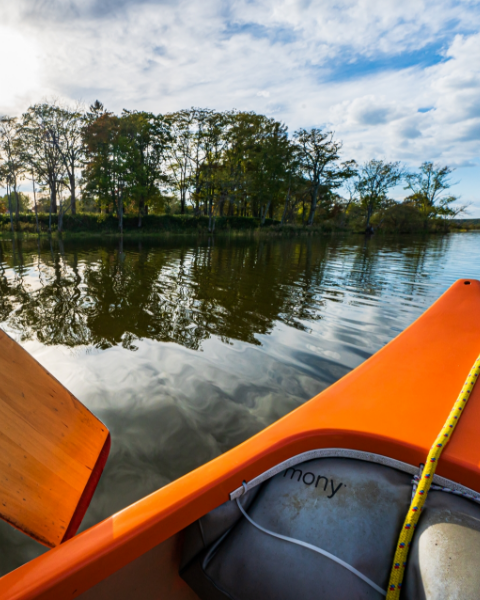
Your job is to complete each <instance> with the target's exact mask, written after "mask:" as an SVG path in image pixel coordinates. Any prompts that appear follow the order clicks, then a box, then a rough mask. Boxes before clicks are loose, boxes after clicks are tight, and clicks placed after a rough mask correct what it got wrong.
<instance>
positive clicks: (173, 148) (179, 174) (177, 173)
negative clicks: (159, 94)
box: [166, 110, 191, 215]
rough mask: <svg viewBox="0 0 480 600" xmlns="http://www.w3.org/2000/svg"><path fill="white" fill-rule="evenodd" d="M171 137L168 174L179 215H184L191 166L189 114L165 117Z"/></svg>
mask: <svg viewBox="0 0 480 600" xmlns="http://www.w3.org/2000/svg"><path fill="white" fill-rule="evenodd" d="M166 121H167V123H168V125H169V129H170V132H171V136H172V144H170V146H169V148H168V150H169V152H168V154H169V156H168V158H169V173H170V178H171V181H172V184H173V188H174V189H175V190H177V191H178V193H179V195H180V213H181V214H182V215H183V214H184V213H185V206H186V201H187V192H188V188H189V177H190V166H191V152H190V144H191V132H190V112H189V111H186V110H182V111H179V112H176V113H171V114H168V115H166Z"/></svg>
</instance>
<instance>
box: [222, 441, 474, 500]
mask: <svg viewBox="0 0 480 600" xmlns="http://www.w3.org/2000/svg"><path fill="white" fill-rule="evenodd" d="M317 458H351V459H355V460H363V461H365V462H371V463H375V464H378V465H384V466H386V467H391V468H393V469H397V470H398V471H402V472H404V473H408V474H410V475H418V474H419V473H420V472H421V468H420V466H419V467H415V466H414V465H410V464H408V463H405V462H403V461H401V460H396V459H395V458H390V457H388V456H382V455H381V454H375V453H373V452H364V451H363V450H353V449H349V448H318V449H316V450H309V451H308V452H302V453H301V454H297V455H296V456H292V457H291V458H288V459H287V460H284V461H283V462H281V463H278V464H277V465H275V466H274V467H272V468H270V469H267V470H266V471H264V472H263V473H261V474H260V475H258V476H257V477H255V478H254V479H251V480H250V481H245V482H244V484H243V485H242V486H240V487H238V488H237V489H235V490H233V492H231V493H230V500H236V499H237V498H240V497H241V496H243V494H246V493H247V492H249V491H250V490H252V489H253V488H255V487H257V486H258V485H260V484H262V483H264V482H265V481H268V480H269V479H271V478H272V477H274V476H275V475H278V473H281V472H282V471H284V470H286V469H289V468H291V467H294V466H295V465H298V464H300V463H303V462H306V461H308V460H314V459H317ZM432 483H433V484H434V485H438V486H441V487H442V488H448V489H449V490H451V491H453V492H457V493H459V494H462V495H466V496H471V498H470V499H471V500H473V501H474V502H478V503H479V504H480V494H479V493H478V492H476V491H474V490H472V489H470V488H468V487H466V486H464V485H461V484H460V483H456V482H455V481H452V480H451V479H447V478H446V477H442V476H441V475H436V474H435V475H434V476H433V481H432Z"/></svg>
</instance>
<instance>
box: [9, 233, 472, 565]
mask: <svg viewBox="0 0 480 600" xmlns="http://www.w3.org/2000/svg"><path fill="white" fill-rule="evenodd" d="M479 241H480V236H479V234H477V233H468V234H454V235H450V236H445V237H442V236H435V237H430V238H420V239H417V238H410V237H404V238H399V239H384V238H377V239H376V238H373V239H371V240H369V241H366V240H364V239H363V238H360V237H356V238H331V239H325V238H321V239H300V238H297V239H293V240H273V241H265V240H229V239H217V240H215V242H213V241H211V240H210V241H208V240H205V241H199V242H198V241H197V242H195V243H193V242H189V241H185V240H181V239H180V240H178V239H177V240H173V241H166V242H160V241H154V242H149V241H144V240H142V242H141V243H138V242H133V241H130V242H127V241H125V242H124V244H123V247H122V246H120V245H119V243H117V242H112V241H107V242H105V243H102V244H99V243H98V242H97V241H91V242H89V241H85V242H68V243H67V242H64V243H59V242H52V244H51V245H50V243H49V242H48V241H45V240H43V241H41V243H40V244H39V245H37V243H36V242H23V243H21V242H18V241H17V242H16V243H15V246H14V245H12V243H11V242H7V241H5V240H3V241H1V242H0V291H1V294H0V320H1V322H2V327H4V328H5V329H6V330H7V331H8V332H9V333H11V334H12V335H14V336H15V337H16V339H18V340H19V341H20V342H21V343H22V344H23V345H24V346H25V347H26V348H27V350H29V351H30V352H31V353H32V354H33V355H34V356H35V357H36V358H37V359H38V360H39V361H40V362H41V363H42V364H44V365H45V366H46V368H47V369H49V370H50V371H51V372H52V373H53V374H54V375H55V376H56V377H57V378H58V379H59V380H60V381H62V383H64V384H65V385H66V386H67V387H68V388H69V389H70V390H71V391H72V392H73V393H74V394H75V395H76V396H77V397H78V398H80V399H81V400H82V402H84V403H85V404H86V405H87V406H88V407H89V408H90V409H91V410H93V411H94V412H95V414H97V415H98V416H99V417H100V418H101V419H102V420H103V421H104V422H105V423H106V424H107V425H108V427H109V428H110V430H111V432H112V451H111V455H110V458H109V461H108V464H107V467H106V469H105V472H104V475H103V476H102V479H101V481H100V484H99V487H98V489H97V492H96V494H95V496H94V499H93V501H92V504H91V506H90V508H89V510H88V512H87V515H86V517H85V520H84V523H83V525H82V528H85V527H88V526H91V525H93V524H94V523H96V522H98V521H100V520H102V519H104V518H105V517H107V516H109V515H111V514H112V513H114V512H116V511H118V510H120V509H122V508H124V507H125V506H127V505H128V504H130V503H131V502H134V501H136V500H138V499H139V498H141V497H143V496H144V495H146V494H148V493H150V492H152V491H154V490H156V489H158V488H159V487H161V486H163V485H165V484H166V483H168V482H170V481H172V480H174V479H176V478H178V477H180V476H181V475H183V474H184V473H187V472H188V471H190V470H192V469H194V468H196V467H197V466H199V465H201V464H203V463H205V462H206V461H208V460H211V459H212V458H214V457H215V456H218V455H219V454H221V453H222V452H225V451H226V450H228V449H229V448H232V447H233V446H235V445H237V444H239V443H240V442H242V441H243V440H245V439H247V438H248V437H250V436H252V435H254V434H255V433H257V432H258V431H260V430H261V429H263V428H264V427H265V426H267V425H268V424H270V423H272V422H274V421H275V420H276V419H278V418H280V417H281V416H283V415H285V414H286V413H288V412H289V411H291V410H293V409H294V408H296V407H297V406H299V405H300V404H302V403H303V402H305V401H306V400H307V399H309V398H310V397H311V396H313V395H315V394H317V393H319V392H320V391H322V390H323V389H325V388H326V387H327V386H329V385H331V384H332V383H333V382H335V381H336V380H337V379H339V378H340V377H342V376H343V375H344V374H345V373H347V372H348V371H349V370H350V369H352V368H354V367H356V366H357V365H358V364H360V363H361V362H362V361H364V360H365V359H366V358H368V357H369V356H371V354H373V353H374V352H375V351H376V350H378V349H379V348H381V347H382V346H383V345H385V344H386V343H387V342H388V341H390V340H391V339H392V338H393V337H394V336H395V335H397V334H398V333H399V332H400V331H402V330H403V329H404V328H405V327H406V326H408V325H409V324H410V323H411V322H412V321H413V320H414V319H415V318H416V317H418V316H419V315H420V314H421V313H422V312H423V311H424V310H425V309H426V308H427V307H428V306H430V304H431V303H432V302H433V301H434V300H436V299H437V298H438V297H439V296H440V295H441V293H442V292H443V291H445V290H446V289H447V287H448V286H449V285H451V284H452V283H453V282H454V281H455V280H456V279H458V278H460V277H472V278H475V277H476V278H480V244H479V243H478V242H479ZM43 551H44V550H43V548H42V547H40V546H39V545H38V544H36V543H35V542H33V541H31V540H29V539H28V538H26V537H25V536H24V535H22V534H20V533H19V532H17V531H15V530H13V529H12V528H11V527H9V526H8V525H6V524H4V523H0V570H1V572H2V573H5V572H7V571H9V570H11V569H13V568H15V567H17V566H19V565H20V564H22V563H23V562H25V561H27V560H30V559H31V558H33V557H34V556H36V555H38V554H39V553H41V552H43Z"/></svg>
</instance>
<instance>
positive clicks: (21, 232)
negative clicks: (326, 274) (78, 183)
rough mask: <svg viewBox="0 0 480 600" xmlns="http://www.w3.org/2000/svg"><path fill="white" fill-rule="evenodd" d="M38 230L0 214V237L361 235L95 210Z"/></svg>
mask: <svg viewBox="0 0 480 600" xmlns="http://www.w3.org/2000/svg"><path fill="white" fill-rule="evenodd" d="M38 223H39V230H40V231H39V232H38V233H37V231H36V219H35V215H34V214H22V215H20V218H19V220H18V222H16V221H15V220H14V221H13V225H14V231H13V232H12V230H11V221H10V216H9V215H7V214H0V237H2V238H5V237H11V236H12V234H14V235H15V236H16V237H18V236H19V237H37V236H39V235H40V236H42V237H44V236H46V237H48V236H50V235H61V236H62V237H65V238H67V237H68V238H69V237H75V238H77V237H80V238H82V237H104V236H108V237H118V236H120V235H123V236H124V237H144V236H149V237H165V236H172V235H190V236H192V235H193V236H195V235H202V236H203V235H217V236H218V235H220V236H223V235H233V236H244V235H247V236H251V235H262V236H264V235H266V236H275V237H276V236H281V237H292V236H311V235H325V234H332V233H335V234H363V231H362V229H361V228H359V227H358V224H357V225H356V226H355V227H351V226H350V227H349V226H348V225H346V226H341V225H339V224H337V223H334V222H331V221H328V222H323V223H320V224H315V225H312V226H304V225H292V224H286V225H281V224H280V222H279V221H275V220H273V219H266V221H265V223H264V224H263V225H261V224H260V219H259V218H255V217H216V218H215V220H214V231H210V230H209V225H211V222H210V220H209V218H208V217H207V216H203V215H202V216H198V217H194V216H190V215H147V216H144V217H143V219H142V225H141V227H139V223H138V216H136V215H135V216H130V215H129V216H126V217H125V218H124V228H123V233H122V232H120V231H119V227H118V219H117V218H116V217H115V216H113V215H100V214H95V213H82V214H78V215H65V216H64V217H63V230H62V232H59V231H58V217H57V215H52V228H51V229H52V231H51V232H49V215H48V214H39V215H38ZM479 229H480V219H458V220H455V221H450V222H449V223H448V226H447V227H446V228H445V227H444V228H442V229H433V230H430V229H429V230H426V231H425V230H423V231H422V230H418V231H401V230H399V231H395V230H392V231H391V230H387V229H384V228H379V229H377V230H376V231H375V233H376V234H380V235H382V234H400V235H411V234H417V235H418V234H429V233H448V232H464V231H472V230H479Z"/></svg>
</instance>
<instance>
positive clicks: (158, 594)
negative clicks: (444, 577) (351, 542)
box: [0, 280, 480, 600]
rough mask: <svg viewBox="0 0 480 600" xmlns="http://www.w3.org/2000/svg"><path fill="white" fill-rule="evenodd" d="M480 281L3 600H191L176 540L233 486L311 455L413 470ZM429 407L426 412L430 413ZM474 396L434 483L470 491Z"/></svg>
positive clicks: (467, 345)
mask: <svg viewBox="0 0 480 600" xmlns="http://www.w3.org/2000/svg"><path fill="white" fill-rule="evenodd" d="M478 314H480V282H478V281H473V280H472V281H470V282H468V283H467V282H466V281H464V280H461V281H458V282H457V283H455V284H454V285H453V286H452V287H451V288H450V289H449V290H448V291H447V292H446V293H445V294H444V295H443V296H442V297H441V298H440V299H439V300H438V301H437V302H436V303H435V304H434V305H433V306H432V307H431V308H430V309H429V310H428V311H427V312H426V313H425V314H424V315H423V316H422V317H421V318H420V319H418V320H417V321H416V322H415V323H414V324H413V325H411V326H410V327H409V328H408V329H407V330H406V331H405V332H403V333H402V334H401V335H400V336H399V337H397V338H396V339H395V340H393V341H392V342H390V343H389V344H388V345H387V346H385V348H383V349H382V350H380V351H379V352H378V353H377V354H375V355H374V356H373V357H372V358H370V359H369V360H367V361H366V362H365V363H364V364H362V365H361V366H360V367H358V368H357V369H355V370H354V371H352V372H351V373H349V374H348V375H347V376H345V377H344V378H343V379H341V380H340V381H338V382H337V383H336V384H334V385H332V386H331V387H330V388H329V389H327V390H326V391H324V392H323V393H322V394H320V395H318V396H316V397H315V398H313V399H312V400H310V401H309V402H308V403H306V404H304V405H303V406H301V407H300V408H298V409H297V410H295V411H294V412H292V413H291V414H289V415H288V416H286V417H284V418H283V419H281V420H280V421H278V422H277V423H275V424H274V425H272V426H270V427H268V428H267V429H265V430H264V431H262V432H261V433H259V434H258V435H256V436H254V437H253V438H251V439H250V440H248V441H246V442H245V443H243V444H241V445H240V446H238V447H236V448H234V449H233V450H231V451H230V452H227V453H226V454H224V455H222V456H220V457H219V458H217V459H215V460H213V461H211V462H210V463H208V464H206V465H204V466H202V467H200V468H199V469H197V470H195V471H193V472H191V473H189V474H188V475H186V476H184V477H182V478H181V479H179V480H177V481H175V482H173V483H171V484H170V485H167V486H165V487H164V488H162V489H160V490H158V491H157V492H155V493H153V494H151V495H150V496H148V497H146V498H144V499H143V500H141V501H139V502H137V503H135V504H133V505H132V506H130V507H128V508H126V509H125V510H123V511H121V512H120V513H118V514H116V515H113V516H112V517H110V518H108V519H106V520H105V521H103V522H102V523H99V524H98V525H96V526H95V527H92V528H91V529H89V530H88V531H85V532H84V533H82V534H80V535H78V536H77V537H75V538H73V539H71V540H69V541H68V542H66V543H65V544H62V545H61V546H59V547H57V548H55V549H53V550H51V551H50V552H48V553H46V554H44V555H42V556H40V557H39V558H37V559H35V560H33V561H32V562H30V563H28V564H26V565H24V566H22V567H20V568H19V569H17V570H16V571H13V572H12V573H9V574H8V575H6V576H4V577H3V578H2V579H0V598H2V599H8V600H13V599H15V600H27V599H33V598H38V599H42V600H43V599H44V600H46V599H52V600H53V599H64V598H78V597H82V598H83V599H84V600H94V599H96V598H108V597H112V598H116V599H117V600H118V599H122V598H142V599H150V598H151V599H153V598H156V599H160V598H165V599H167V598H175V599H177V598H178V599H182V600H187V599H194V598H196V595H195V594H194V593H193V592H192V591H191V590H190V589H189V588H188V587H187V586H186V584H185V583H183V581H182V580H181V579H180V578H179V577H178V575H177V572H178V552H179V546H180V544H181V532H182V530H183V529H184V528H185V527H186V526H187V525H189V524H190V523H192V522H193V521H195V520H196V519H198V518H199V517H200V516H202V515H204V514H205V513H207V512H209V511H210V510H212V509H214V508H215V507H217V506H218V505H220V504H222V503H223V502H225V501H226V500H228V499H229V494H230V493H231V492H232V491H233V490H235V489H236V488H238V487H239V486H240V485H241V483H242V481H243V480H247V481H250V480H251V479H253V478H254V477H256V476H258V475H259V474H261V473H262V472H264V471H266V470H268V469H270V468H271V467H273V466H275V465H277V464H278V463H280V462H282V461H284V460H286V459H288V458H290V457H292V456H295V455H297V454H300V453H303V452H307V451H310V450H315V449H320V448H348V449H355V450H362V451H367V452H374V453H376V454H381V455H383V456H387V457H390V458H393V459H397V460H400V461H403V462H405V463H409V464H411V465H416V466H418V465H419V464H420V463H421V462H422V461H423V460H424V459H425V457H426V455H427V453H428V451H429V449H430V446H431V444H432V441H433V440H434V439H435V436H436V434H437V433H438V431H439V430H440V428H441V427H442V425H443V423H444V421H445V419H446V417H447V415H448V413H449V411H450V409H451V407H452V405H453V403H454V401H455V399H456V397H457V395H458V393H459V391H460V389H461V387H462V384H463V382H464V380H465V378H466V375H467V374H468V372H469V369H470V367H471V365H472V364H473V362H474V361H475V359H476V357H477V355H478V354H479V352H480V320H479V319H478ZM432 407H435V410H434V411H432ZM478 423H480V386H478V385H477V386H476V388H475V389H474V392H473V394H472V397H471V399H470V401H469V403H468V405H467V408H466V410H465V414H464V416H463V418H462V420H461V421H460V423H459V425H458V427H457V430H456V432H455V435H454V437H453V439H452V441H451V443H450V444H449V445H448V447H447V448H446V450H445V452H444V453H443V456H442V459H441V461H440V464H439V466H438V470H437V473H438V474H439V475H442V476H444V477H447V478H449V479H451V480H453V481H455V482H458V483H460V484H462V485H464V486H467V487H469V488H472V489H473V490H475V491H477V492H480V468H479V467H480V444H479V443H478V429H477V428H478Z"/></svg>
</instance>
